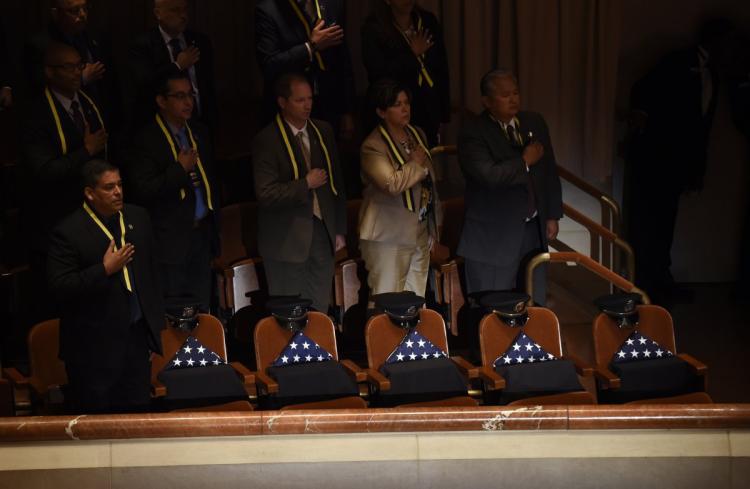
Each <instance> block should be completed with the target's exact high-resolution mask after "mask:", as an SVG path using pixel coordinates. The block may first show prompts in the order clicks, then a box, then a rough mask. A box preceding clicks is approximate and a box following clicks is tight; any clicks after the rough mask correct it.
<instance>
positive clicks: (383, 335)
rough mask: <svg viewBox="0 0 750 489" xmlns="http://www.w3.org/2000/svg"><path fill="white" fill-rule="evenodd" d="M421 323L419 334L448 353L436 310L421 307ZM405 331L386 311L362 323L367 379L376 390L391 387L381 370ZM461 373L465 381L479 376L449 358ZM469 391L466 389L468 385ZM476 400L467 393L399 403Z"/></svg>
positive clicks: (463, 362)
mask: <svg viewBox="0 0 750 489" xmlns="http://www.w3.org/2000/svg"><path fill="white" fill-rule="evenodd" d="M419 316H420V322H419V324H418V325H417V327H416V330H417V332H418V333H419V334H421V335H422V336H424V337H425V338H427V339H428V340H430V341H431V342H432V343H433V344H434V345H435V346H436V347H438V348H440V349H442V350H443V351H444V352H446V354H448V355H450V352H449V350H448V338H447V336H446V333H445V322H444V321H443V318H442V317H441V316H440V314H439V313H437V312H435V311H432V310H430V309H422V310H421V311H420V313H419ZM404 334H406V330H404V329H402V328H399V327H398V326H396V325H394V324H393V323H392V322H391V320H390V319H389V318H388V316H387V315H386V314H378V315H376V316H373V317H371V318H370V320H369V321H368V322H367V325H366V326H365V343H366V345H367V363H368V367H369V368H368V369H367V380H368V382H370V383H371V385H372V386H373V387H374V388H375V389H376V391H377V392H385V391H388V390H390V389H391V382H390V380H389V379H388V378H386V377H385V375H383V374H382V373H381V372H380V369H381V368H382V367H383V365H384V364H385V362H386V360H387V359H388V356H389V355H390V354H391V353H392V352H393V351H394V350H395V349H396V347H398V345H399V344H400V343H401V340H402V339H403V337H404ZM450 359H451V360H452V361H453V363H454V364H455V366H456V367H457V368H458V370H459V371H460V372H461V374H462V375H463V376H464V378H465V379H466V382H467V384H468V381H469V380H470V379H475V378H477V377H478V370H477V368H476V367H474V366H473V365H471V364H470V363H469V362H467V361H466V360H464V359H463V358H461V357H450ZM467 391H468V388H467ZM476 405H477V402H476V401H475V400H474V399H472V398H471V397H469V396H468V395H466V396H456V397H451V398H448V399H441V400H437V401H427V402H416V403H408V404H402V405H401V406H476Z"/></svg>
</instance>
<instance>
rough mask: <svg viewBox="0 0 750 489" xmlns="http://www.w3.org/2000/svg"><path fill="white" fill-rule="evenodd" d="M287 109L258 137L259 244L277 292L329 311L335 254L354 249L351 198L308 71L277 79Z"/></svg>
mask: <svg viewBox="0 0 750 489" xmlns="http://www.w3.org/2000/svg"><path fill="white" fill-rule="evenodd" d="M277 93H278V98H277V99H278V104H279V108H280V109H281V110H280V113H279V114H278V115H277V117H276V119H275V120H274V121H273V122H272V123H271V124H269V125H268V126H266V127H265V128H264V129H263V130H262V131H261V132H260V133H259V134H258V135H257V136H256V137H255V140H254V141H253V175H254V177H255V195H256V196H257V198H258V204H259V210H258V248H259V250H260V254H261V256H262V257H263V265H264V267H265V271H266V278H267V279H268V289H269V293H270V294H271V295H297V294H300V295H301V296H302V297H303V298H305V299H310V300H312V301H313V307H315V309H317V310H318V311H321V312H323V313H327V312H328V307H329V305H330V298H331V287H332V279H333V255H334V253H335V251H338V250H339V249H341V248H343V247H344V246H346V240H345V238H344V236H345V234H346V197H345V196H344V189H343V185H342V177H341V168H340V165H339V156H338V149H337V147H336V140H335V137H334V134H333V129H332V128H331V126H330V125H329V124H327V123H326V122H324V121H320V120H313V119H310V113H311V111H312V104H313V101H312V100H313V95H312V89H311V87H310V84H309V83H308V82H307V79H306V78H305V77H304V76H302V75H294V74H289V75H284V76H282V77H281V78H280V79H279V81H278V82H277Z"/></svg>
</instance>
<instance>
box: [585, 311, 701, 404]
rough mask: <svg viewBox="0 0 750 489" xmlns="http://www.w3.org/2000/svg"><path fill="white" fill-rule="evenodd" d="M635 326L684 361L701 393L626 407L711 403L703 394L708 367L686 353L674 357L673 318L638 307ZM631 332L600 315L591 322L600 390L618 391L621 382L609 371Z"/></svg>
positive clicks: (657, 399) (664, 313) (637, 402)
mask: <svg viewBox="0 0 750 489" xmlns="http://www.w3.org/2000/svg"><path fill="white" fill-rule="evenodd" d="M637 310H638V317H639V321H638V326H637V327H636V328H635V329H637V330H638V331H639V332H640V333H641V334H643V335H645V336H648V337H649V338H651V339H652V340H653V341H655V342H657V343H658V344H659V345H661V346H664V347H665V348H667V349H668V350H669V351H671V352H674V353H675V355H676V356H677V357H678V358H680V359H682V360H684V361H685V362H686V363H687V364H688V365H689V367H690V370H691V372H692V373H693V374H695V375H696V376H698V377H699V379H700V388H701V391H700V392H691V393H687V394H681V395H677V396H669V397H659V398H654V399H642V400H636V401H632V402H629V403H628V404H648V403H667V404H702V403H711V402H713V401H712V400H711V397H710V396H709V395H708V394H707V393H706V392H705V390H706V386H707V378H706V376H707V374H708V367H707V366H706V365H705V364H703V363H702V362H700V361H698V360H696V359H695V358H693V357H692V356H690V355H688V354H687V353H679V354H678V353H677V346H676V344H675V337H674V325H673V324H672V316H671V315H670V314H669V312H668V311H667V310H666V309H664V308H663V307H660V306H656V305H641V306H638V309H637ZM633 330H634V329H633V328H619V327H618V326H617V324H615V322H614V321H613V320H612V319H611V318H610V317H609V316H607V315H606V314H604V313H601V314H599V315H598V316H597V317H596V318H595V319H594V326H593V335H594V359H595V361H596V367H595V370H594V374H595V375H596V378H597V380H598V381H599V385H600V388H601V389H602V390H613V391H616V390H617V389H619V388H621V379H620V378H619V377H617V376H616V375H615V374H614V372H612V370H611V369H610V363H611V362H612V358H613V357H614V355H615V352H617V350H618V349H619V348H620V346H621V345H622V344H623V342H624V341H625V340H626V339H627V338H628V336H630V335H631V334H632V333H633Z"/></svg>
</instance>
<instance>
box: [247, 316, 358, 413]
mask: <svg viewBox="0 0 750 489" xmlns="http://www.w3.org/2000/svg"><path fill="white" fill-rule="evenodd" d="M307 319H308V321H307V326H305V329H304V334H305V335H306V336H308V337H309V338H310V339H312V340H313V341H315V342H316V343H317V344H318V345H320V346H321V347H322V348H324V349H325V350H326V351H328V353H330V354H331V355H332V356H333V361H336V362H338V363H339V365H341V367H343V368H344V370H345V371H346V372H347V374H348V375H349V376H350V377H351V378H352V380H354V382H356V383H358V384H359V383H360V382H365V381H366V379H367V376H366V375H365V372H364V371H363V370H362V369H360V368H359V367H358V366H357V365H356V364H354V362H352V361H350V360H339V355H338V349H337V348H336V331H335V328H334V325H333V322H332V321H331V319H330V318H329V317H328V316H327V315H325V314H323V313H320V312H317V311H310V312H308V313H307ZM294 334H295V332H294V331H292V330H289V329H285V328H281V327H280V326H279V324H278V322H277V321H276V319H275V318H274V317H273V316H268V317H266V318H264V319H261V320H260V321H259V322H258V324H256V325H255V333H254V337H255V361H256V364H257V366H258V371H257V372H256V375H255V379H256V382H257V384H258V387H259V388H260V390H261V391H262V392H263V393H265V394H266V395H269V396H273V395H274V394H276V393H278V392H279V383H278V382H277V381H276V380H275V379H273V378H272V377H271V376H270V375H269V374H268V368H269V367H271V366H272V365H273V363H274V361H275V360H276V358H277V357H278V355H279V353H281V351H283V350H284V348H286V346H287V345H288V344H289V341H290V340H291V339H292V336H294ZM366 407H367V403H366V402H365V401H364V400H363V399H362V398H361V397H359V396H347V397H342V398H338V399H331V400H324V401H315V402H305V403H298V404H292V405H287V406H284V407H282V408H281V409H282V410H296V409H359V408H366Z"/></svg>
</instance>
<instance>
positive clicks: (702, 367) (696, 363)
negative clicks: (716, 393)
mask: <svg viewBox="0 0 750 489" xmlns="http://www.w3.org/2000/svg"><path fill="white" fill-rule="evenodd" d="M677 356H678V357H679V358H680V359H681V360H683V361H685V362H687V364H688V365H690V368H691V370H692V371H693V373H696V374H698V375H706V374H707V373H708V366H707V365H706V364H705V363H703V362H701V361H700V360H697V359H696V358H694V357H693V356H692V355H688V354H687V353H678V354H677Z"/></svg>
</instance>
